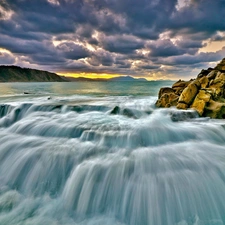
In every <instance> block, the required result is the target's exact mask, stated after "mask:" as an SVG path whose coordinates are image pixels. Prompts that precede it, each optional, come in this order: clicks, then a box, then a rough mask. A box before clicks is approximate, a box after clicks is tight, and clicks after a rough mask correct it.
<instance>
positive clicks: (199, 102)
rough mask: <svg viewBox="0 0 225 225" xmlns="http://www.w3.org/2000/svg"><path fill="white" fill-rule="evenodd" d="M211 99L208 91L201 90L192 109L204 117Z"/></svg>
mask: <svg viewBox="0 0 225 225" xmlns="http://www.w3.org/2000/svg"><path fill="white" fill-rule="evenodd" d="M210 99H211V94H210V92H207V91H206V90H200V91H199V92H198V94H197V95H196V97H195V99H194V102H193V104H192V105H191V107H190V108H192V109H195V110H196V111H197V112H198V114H199V115H200V116H202V115H203V113H204V110H205V106H206V103H207V102H209V101H210Z"/></svg>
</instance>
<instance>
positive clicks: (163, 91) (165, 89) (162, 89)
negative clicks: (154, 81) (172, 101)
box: [158, 87, 174, 98]
mask: <svg viewBox="0 0 225 225" xmlns="http://www.w3.org/2000/svg"><path fill="white" fill-rule="evenodd" d="M165 93H167V94H169V93H174V90H173V89H172V88H170V87H163V88H161V89H160V90H159V94H158V98H161V96H162V95H163V94H165Z"/></svg>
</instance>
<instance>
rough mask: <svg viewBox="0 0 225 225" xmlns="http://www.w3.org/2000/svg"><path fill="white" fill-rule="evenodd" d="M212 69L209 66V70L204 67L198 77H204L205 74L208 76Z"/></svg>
mask: <svg viewBox="0 0 225 225" xmlns="http://www.w3.org/2000/svg"><path fill="white" fill-rule="evenodd" d="M212 70H213V69H212V68H208V69H207V70H204V69H203V70H202V71H201V72H200V73H199V74H198V76H197V78H202V77H204V76H207V75H208V74H209V73H210V72H211V71H212Z"/></svg>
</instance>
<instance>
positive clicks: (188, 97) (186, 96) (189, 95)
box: [178, 80, 201, 105]
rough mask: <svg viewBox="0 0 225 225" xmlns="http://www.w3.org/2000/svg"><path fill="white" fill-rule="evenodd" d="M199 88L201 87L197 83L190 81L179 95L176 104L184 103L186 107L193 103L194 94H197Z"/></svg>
mask: <svg viewBox="0 0 225 225" xmlns="http://www.w3.org/2000/svg"><path fill="white" fill-rule="evenodd" d="M199 86H201V84H200V83H199V81H196V80H194V81H192V82H191V83H190V84H189V85H188V86H187V87H186V88H185V89H184V90H183V92H182V93H181V95H180V97H179V100H178V103H185V104H186V105H190V104H191V103H192V102H193V100H194V98H195V96H196V94H197V93H198V89H199Z"/></svg>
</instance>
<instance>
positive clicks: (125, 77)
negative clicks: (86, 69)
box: [64, 76, 147, 82]
mask: <svg viewBox="0 0 225 225" xmlns="http://www.w3.org/2000/svg"><path fill="white" fill-rule="evenodd" d="M64 78H65V79H66V80H68V81H72V82H76V81H95V82H98V81H101V82H102V81H105V82H110V81H117V82H120V81H147V80H146V79H145V78H133V77H131V76H120V77H114V78H110V79H103V78H96V79H91V78H85V77H77V78H75V77H64Z"/></svg>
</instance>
